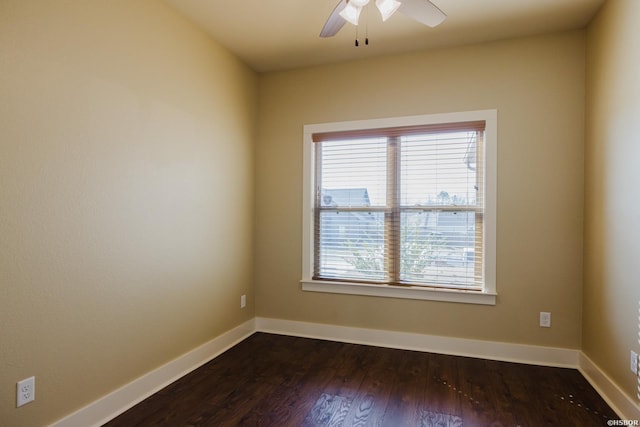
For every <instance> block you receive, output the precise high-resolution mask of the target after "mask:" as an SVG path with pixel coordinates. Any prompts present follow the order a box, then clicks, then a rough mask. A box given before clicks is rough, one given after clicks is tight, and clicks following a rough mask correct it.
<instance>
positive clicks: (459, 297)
mask: <svg viewBox="0 0 640 427" xmlns="http://www.w3.org/2000/svg"><path fill="white" fill-rule="evenodd" d="M301 283H302V290H303V291H308V292H324V293H331V294H347V295H365V296H373V297H386V298H403V299H417V300H427V301H445V302H456V303H463V304H483V305H496V294H495V293H489V292H481V291H465V290H456V289H434V288H422V287H417V286H414V287H402V286H391V285H373V284H372V285H368V284H363V283H349V282H332V281H329V280H301Z"/></svg>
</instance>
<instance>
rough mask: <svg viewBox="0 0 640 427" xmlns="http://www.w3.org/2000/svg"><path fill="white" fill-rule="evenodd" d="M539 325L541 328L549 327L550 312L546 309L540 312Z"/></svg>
mask: <svg viewBox="0 0 640 427" xmlns="http://www.w3.org/2000/svg"><path fill="white" fill-rule="evenodd" d="M540 327H541V328H550V327H551V313H549V312H546V311H541V312H540Z"/></svg>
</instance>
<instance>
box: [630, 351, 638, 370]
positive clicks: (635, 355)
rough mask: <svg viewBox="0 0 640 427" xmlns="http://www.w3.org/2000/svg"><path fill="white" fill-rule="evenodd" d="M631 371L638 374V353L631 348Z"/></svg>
mask: <svg viewBox="0 0 640 427" xmlns="http://www.w3.org/2000/svg"><path fill="white" fill-rule="evenodd" d="M630 361H631V366H630V367H631V372H633V373H634V374H636V375H638V353H636V352H635V351H633V350H631V360H630Z"/></svg>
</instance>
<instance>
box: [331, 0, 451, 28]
mask: <svg viewBox="0 0 640 427" xmlns="http://www.w3.org/2000/svg"><path fill="white" fill-rule="evenodd" d="M375 2H376V7H377V8H378V11H379V12H380V14H381V15H382V20H383V21H386V20H387V19H389V17H390V16H391V15H393V13H394V12H395V11H399V12H400V13H402V14H404V15H407V16H408V17H409V18H412V19H414V20H416V21H418V22H420V23H421V24H424V25H427V26H429V27H435V26H436V25H439V24H440V23H441V22H442V21H444V19H445V18H446V17H447V15H445V14H444V12H442V11H441V10H440V9H438V6H436V5H435V4H433V3H431V2H430V1H429V0H375ZM368 3H369V0H340V2H339V3H338V5H337V6H336V7H335V9H333V12H331V15H329V19H327V22H326V23H325V24H324V27H323V28H322V31H321V32H320V37H332V36H335V35H336V34H337V33H338V31H340V29H341V28H342V27H343V26H344V24H345V23H346V22H350V23H352V24H353V25H358V19H359V17H360V12H361V11H362V9H363V8H364V7H365V6H366V5H367V4H368Z"/></svg>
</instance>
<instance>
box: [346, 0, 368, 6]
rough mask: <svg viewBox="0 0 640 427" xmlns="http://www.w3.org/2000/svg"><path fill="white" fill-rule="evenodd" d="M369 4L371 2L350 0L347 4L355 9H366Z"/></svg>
mask: <svg viewBox="0 0 640 427" xmlns="http://www.w3.org/2000/svg"><path fill="white" fill-rule="evenodd" d="M368 3H369V0H348V1H347V4H351V5H353V6H355V7H365V6H366V5H367V4H368Z"/></svg>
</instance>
